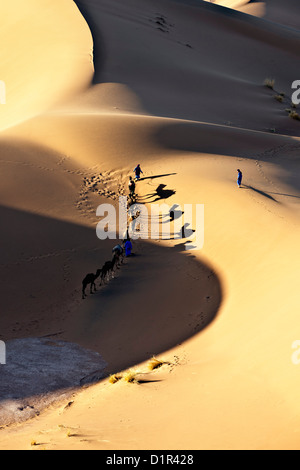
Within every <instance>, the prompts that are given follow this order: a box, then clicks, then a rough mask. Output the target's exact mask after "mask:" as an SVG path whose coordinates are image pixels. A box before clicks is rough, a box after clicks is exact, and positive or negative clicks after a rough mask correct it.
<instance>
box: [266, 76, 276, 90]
mask: <svg viewBox="0 0 300 470" xmlns="http://www.w3.org/2000/svg"><path fill="white" fill-rule="evenodd" d="M264 85H265V86H266V87H267V88H270V89H271V90H273V89H274V85H275V80H274V78H266V79H265V81H264Z"/></svg>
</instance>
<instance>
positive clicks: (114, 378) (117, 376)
mask: <svg viewBox="0 0 300 470" xmlns="http://www.w3.org/2000/svg"><path fill="white" fill-rule="evenodd" d="M121 379H122V375H121V374H112V375H111V376H110V377H109V379H108V381H109V383H110V384H115V383H116V382H119V380H121Z"/></svg>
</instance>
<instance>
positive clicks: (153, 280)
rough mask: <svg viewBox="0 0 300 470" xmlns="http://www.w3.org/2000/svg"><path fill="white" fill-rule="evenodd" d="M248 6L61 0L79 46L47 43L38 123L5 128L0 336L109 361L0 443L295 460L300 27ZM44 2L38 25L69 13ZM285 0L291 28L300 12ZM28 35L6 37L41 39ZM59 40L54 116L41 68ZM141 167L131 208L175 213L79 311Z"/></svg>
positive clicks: (1, 140)
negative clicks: (200, 241)
mask: <svg viewBox="0 0 300 470" xmlns="http://www.w3.org/2000/svg"><path fill="white" fill-rule="evenodd" d="M50 3H51V4H50ZM215 3H217V2H215ZM222 3H225V2H222ZM256 3H257V2H242V1H241V2H239V4H241V6H238V2H230V1H229V0H228V1H227V2H226V4H227V6H229V5H231V6H232V8H223V7H221V6H220V5H217V4H214V3H213V2H211V3H208V2H202V1H201V2H200V1H198V0H186V1H183V0H173V1H170V0H151V1H149V0H128V1H126V2H124V1H122V0H99V1H97V2H95V1H94V0H80V1H77V2H76V4H77V6H78V10H76V9H74V8H71V2H67V1H66V2H64V3H62V4H63V6H64V7H65V8H66V10H64V11H65V12H66V17H67V16H68V15H70V22H71V26H72V27H71V31H72V35H71V38H72V41H71V42H70V43H69V42H68V34H69V31H70V30H69V29H68V28H66V29H65V30H64V29H63V30H62V31H61V30H60V29H59V31H61V34H62V37H61V36H60V35H58V37H57V42H55V43H54V45H53V48H52V42H51V41H49V37H48V36H47V34H48V32H49V30H47V29H45V30H42V31H41V32H40V35H41V45H44V46H45V45H48V48H49V50H48V48H47V54H46V53H45V55H43V54H42V53H41V54H39V53H38V50H36V56H34V57H33V58H31V59H30V60H29V59H28V58H26V64H27V62H28V64H33V62H34V61H33V59H36V62H34V64H33V65H34V67H36V69H35V68H34V67H33V69H32V70H31V71H30V70H29V69H27V68H26V67H27V65H26V64H25V65H26V67H25V65H24V68H25V71H26V70H27V71H28V76H30V77H31V78H32V80H33V82H32V86H33V85H34V80H37V86H36V87H34V89H31V92H32V95H33V96H34V97H36V99H37V101H38V106H37V107H38V108H39V109H38V115H36V114H37V113H36V109H35V108H34V106H31V105H29V104H28V103H27V105H26V106H25V105H24V108H22V113H21V111H20V113H21V114H20V119H19V115H18V114H14V116H15V118H18V119H19V120H22V122H21V123H19V124H18V125H16V124H17V119H16V120H15V121H14V123H13V124H14V125H12V126H11V127H10V128H7V129H6V130H5V131H3V132H2V134H1V136H0V165H1V185H0V211H1V215H2V217H1V218H2V220H4V221H5V223H4V224H3V228H2V245H3V250H2V251H1V257H0V267H1V276H2V279H3V281H2V282H1V283H0V289H1V299H2V300H1V301H2V304H1V308H2V311H3V312H4V313H3V314H2V315H1V319H0V340H3V341H5V340H7V341H18V340H21V342H22V341H23V340H24V339H28V338H35V340H34V342H35V341H36V338H38V339H41V338H47V339H46V341H47V345H48V341H49V342H50V345H51V346H55V345H56V346H55V347H59V345H60V344H64V345H65V344H66V343H70V345H76V346H75V347H76V348H80V351H86V350H88V351H89V352H92V353H91V354H92V356H94V358H95V359H96V362H97V360H98V358H99V357H101V364H102V365H104V362H105V363H106V368H105V370H104V371H103V369H102V368H100V371H95V372H93V370H91V369H89V370H87V374H85V373H84V374H82V377H84V381H83V383H81V385H83V388H80V387H79V386H78V387H76V390H75V391H74V395H73V396H72V400H71V401H70V399H69V398H68V400H67V401H63V402H60V403H54V404H53V405H52V406H51V407H49V408H48V409H47V410H44V411H43V413H41V414H40V416H36V417H35V418H34V419H32V420H29V421H27V422H25V423H22V424H15V425H13V426H8V427H3V428H2V429H1V430H0V447H1V448H2V449H13V448H15V449H32V448H45V449H49V450H52V449H53V450H54V449H55V450H59V449H70V450H75V449H85V450H93V449H94V450H95V449H98V450H116V449H118V450H135V449H136V450H139V449H162V450H163V449H168V450H171V449H174V450H179V449H182V450H188V449H190V450H193V449H292V448H295V449H297V448H299V438H300V431H299V426H298V414H299V412H300V405H299V400H298V390H299V385H300V383H299V382H300V379H299V361H298V356H299V352H298V350H297V347H298V344H299V342H298V339H297V338H298V332H297V325H298V316H299V303H300V298H299V287H298V284H299V281H298V277H299V266H300V259H299V248H298V245H299V236H300V223H299V202H300V187H299V181H300V168H299V150H300V127H299V122H298V120H296V119H291V117H290V116H289V112H288V111H287V109H291V108H292V104H291V83H292V82H293V81H294V80H295V79H297V78H299V77H298V73H299V71H298V62H299V50H300V49H299V44H300V31H299V30H298V29H297V28H296V27H290V26H288V25H287V23H286V21H284V22H282V24H281V22H280V21H279V20H278V21H275V17H274V18H273V19H274V20H272V19H271V21H269V20H268V14H269V13H270V12H271V11H272V2H265V4H266V12H265V14H264V16H261V17H260V15H258V16H256V17H255V16H254V15H250V14H245V12H242V11H237V9H243V8H245V9H246V8H247V7H250V6H251V5H253V6H255V4H256ZM16 4H17V3H16ZM36 4H37V2H33V1H31V3H30V6H31V7H32V8H34V7H36ZM19 5H20V4H19ZM47 5H48V7H49V9H47V10H43V9H42V8H40V9H38V10H36V18H39V17H40V23H38V24H41V25H44V24H45V23H44V22H45V21H46V19H45V17H47V15H48V14H49V18H51V20H53V16H51V15H50V11H51V12H52V13H53V15H54V13H55V12H57V11H58V9H59V4H58V2H55V3H53V2H49V3H47ZM273 5H277V6H278V8H279V7H280V9H282V10H283V11H285V12H286V18H287V17H288V16H290V17H292V16H293V15H292V13H293V12H292V11H291V10H289V9H288V8H285V6H284V5H289V6H292V5H293V6H294V7H295V10H294V13H295V19H296V18H297V9H296V5H295V3H293V2H292V0H290V1H289V2H286V4H285V3H284V2H280V1H279V0H278V1H276V2H275V3H273ZM69 7H70V9H68V8H69ZM72 7H74V5H73V6H72ZM5 8H8V7H5ZM52 8H53V10H52ZM234 8H236V9H234ZM28 11H32V9H31V10H28ZM245 11H246V10H245ZM249 11H250V10H249ZM37 12H39V15H38V13H37ZM273 12H275V9H274V10H273ZM80 13H81V15H82V16H81V15H80ZM22 15H23V16H22ZM54 16H55V15H54ZM20 17H21V18H24V20H25V19H26V17H27V16H26V10H24V9H23V10H22V11H21V10H20ZM60 18H61V21H62V15H61V16H60ZM282 18H283V16H282ZM71 20H72V21H71ZM84 20H85V21H86V24H85V23H84ZM283 23H286V24H283ZM28 24H29V25H32V23H31V20H27V21H26V22H24V25H28ZM51 24H52V23H51ZM82 25H84V26H83V28H82ZM58 26H59V28H60V27H61V23H59V25H58ZM26 27H27V26H26ZM26 27H25V26H24V29H25V30H26ZM88 28H90V30H89V31H88ZM51 31H52V30H51ZM77 31H79V34H78V37H77V38H75V39H74V36H73V34H75V33H76V32H77ZM25 32H26V31H25ZM25 32H24V31H23V30H22V29H21V33H22V34H21V33H20V35H18V34H17V33H16V28H15V27H14V26H13V25H10V26H8V28H7V32H6V33H7V37H10V38H13V39H14V40H15V41H17V40H20V37H26V39H27V38H28V40H33V38H34V37H35V35H32V36H31V35H30V34H29V33H28V31H27V32H26V34H25ZM64 32H65V33H64ZM81 34H83V36H81ZM82 38H85V39H84V40H83V42H81V40H82ZM91 38H92V40H93V43H92V46H93V49H92V51H93V53H92V57H93V64H92V63H90V62H89V61H88V55H87V51H89V53H90V51H91V49H90V45H91V43H90V42H89V41H90V40H91ZM42 39H43V41H42ZM73 40H74V42H73ZM24 43H25V42H24ZM67 43H68V44H69V46H68V47H70V49H71V53H70V55H69V56H68V57H69V59H70V63H69V67H70V68H69V67H68V68H65V69H64V72H65V75H63V76H62V75H61V74H60V72H59V73H58V70H57V68H53V70H52V74H51V75H49V76H47V87H48V88H49V89H51V93H53V94H52V95H51V97H50V96H49V103H48V104H47V103H45V102H44V101H43V100H42V97H43V96H44V95H43V92H42V91H43V88H42V87H43V83H42V80H41V77H39V75H36V70H40V66H41V62H40V60H42V63H44V62H43V61H45V73H46V72H47V67H49V68H51V67H53V65H54V64H55V61H56V60H57V57H60V59H61V58H62V55H59V54H58V55H57V53H58V51H62V50H64V49H62V47H63V46H62V45H66V44H67ZM73 46H74V49H73ZM75 46H76V47H75ZM45 47H46V46H45ZM66 47H67V46H66ZM68 50H69V49H68ZM43 52H44V51H43ZM73 54H74V55H73ZM40 57H41V58H40ZM74 57H75V59H76V60H75V59H74ZM54 58H55V60H54ZM73 59H74V62H73ZM14 63H16V62H14ZM57 64H58V65H59V64H60V66H61V63H58V62H57ZM86 65H87V67H86ZM92 68H93V70H94V74H93V76H91V70H92ZM7 69H8V72H9V73H11V75H12V77H13V79H14V80H16V83H19V82H18V80H19V75H18V74H16V69H14V68H13V67H12V62H10V61H8V64H7ZM37 77H39V78H37ZM44 77H45V75H44ZM4 78H5V77H4ZM267 78H268V79H269V81H268V83H269V84H270V83H271V84H273V85H274V86H273V85H272V86H271V87H270V86H266V85H265V79H267ZM88 80H90V86H89V87H88V86H87V81H88ZM30 83H31V82H30ZM81 87H82V88H81ZM75 91H76V93H75ZM15 92H16V93H15V97H16V98H17V97H18V93H17V86H16V90H15ZM21 92H22V93H23V91H22V90H21ZM73 92H74V94H73ZM70 94H71V96H70ZM26 96H27V95H26ZM50 98H51V99H50ZM275 98H276V99H275ZM56 100H57V101H56ZM50 102H51V103H50ZM56 102H57V105H55V106H54V103H56ZM50 104H51V108H50V107H48V105H50ZM46 105H47V106H46ZM293 109H294V110H296V111H297V108H293ZM29 117H30V119H29ZM3 122H4V121H3ZM137 163H140V164H141V167H142V170H143V174H142V178H141V180H140V181H138V182H137V188H136V192H137V200H138V201H140V202H141V203H143V204H144V206H143V207H144V208H146V209H147V211H149V213H150V212H151V208H152V207H153V206H154V204H156V203H160V204H163V203H165V204H166V205H167V208H168V210H167V209H166V206H164V212H163V214H160V215H159V221H160V227H161V229H162V232H163V229H164V228H166V226H167V224H170V226H171V228H172V230H171V235H170V239H168V240H165V239H162V237H161V238H157V239H145V240H144V239H143V240H137V241H134V243H133V252H134V254H135V255H134V256H132V257H129V258H125V261H124V263H123V265H121V266H120V269H117V270H116V271H115V273H114V274H113V275H112V276H111V277H110V279H107V282H106V283H103V284H101V285H100V283H98V282H97V283H96V288H97V289H96V291H95V292H94V293H91V292H90V291H89V292H88V295H87V296H86V298H85V299H82V292H81V288H82V280H83V279H84V277H85V276H86V275H87V274H88V273H93V274H94V273H96V271H97V270H99V269H101V268H102V266H103V265H104V263H105V262H107V261H108V260H111V256H112V249H113V247H114V245H115V244H116V243H117V241H116V240H115V239H109V238H107V239H106V240H101V241H100V240H99V239H98V238H97V236H96V226H97V223H98V222H99V217H97V215H96V209H97V207H98V206H99V205H100V204H102V203H105V204H107V203H109V204H111V205H112V206H113V207H114V208H117V206H118V199H119V196H124V195H127V194H128V181H129V176H133V170H134V168H135V166H136V164H137ZM237 169H240V170H241V171H242V173H243V179H242V184H241V186H240V187H238V185H237V181H236V178H237ZM187 204H190V205H192V206H195V205H197V204H202V205H204V245H203V248H202V249H201V250H194V251H193V250H191V251H188V250H186V247H187V239H186V235H185V232H184V230H183V227H184V226H185V222H186V220H185V216H186V214H184V213H182V210H181V209H183V210H184V211H185V205H187ZM175 222H176V224H177V225H176V224H175ZM178 224H179V226H180V230H178ZM188 229H189V232H190V233H192V235H193V234H195V233H197V230H198V229H199V227H198V226H197V220H196V221H195V220H193V221H190V222H189V224H188ZM119 241H120V240H119V239H118V242H119ZM11 280H13V282H12V281H11ZM21 344H23V343H21ZM71 351H72V348H71ZM153 356H154V357H156V360H157V361H158V362H159V363H160V365H161V367H158V368H156V369H151V370H149V366H148V362H149V360H150V359H151V358H153ZM85 357H86V355H85V354H84V358H85ZM102 361H103V363H102ZM93 364H94V363H92V365H93ZM0 367H5V366H4V365H3V366H2V365H1V366H0ZM41 367H43V368H44V367H45V366H44V365H42V366H41ZM81 367H82V368H85V366H84V362H83V365H82V366H81ZM42 372H43V373H44V370H42ZM76 374H77V372H76ZM103 374H104V375H103ZM110 375H111V377H110ZM76 377H78V376H77V375H76ZM80 377H81V375H80ZM59 379H61V377H59ZM91 383H93V385H91ZM72 385H73V381H72V383H71V386H72ZM60 386H61V382H60V380H58V382H57V383H55V384H54V389H55V392H59V387H60ZM31 390H32V389H30V392H25V391H24V394H26V393H27V394H29V393H32V391H31ZM6 398H9V397H7V396H6ZM27 398H28V397H27V396H22V400H23V399H24V400H25V401H26V399H27ZM31 398H32V397H31ZM0 404H1V403H0ZM30 405H32V401H30ZM23 411H24V410H23V409H22V410H18V413H20V414H21V415H22V413H23ZM25 411H26V410H25ZM27 411H28V410H27Z"/></svg>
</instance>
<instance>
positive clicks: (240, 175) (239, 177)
mask: <svg viewBox="0 0 300 470" xmlns="http://www.w3.org/2000/svg"><path fill="white" fill-rule="evenodd" d="M237 172H238V177H237V185H238V187H239V188H240V187H241V184H242V178H243V173H242V172H241V170H239V169H238V170H237Z"/></svg>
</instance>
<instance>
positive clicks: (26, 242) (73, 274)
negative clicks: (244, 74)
mask: <svg viewBox="0 0 300 470" xmlns="http://www.w3.org/2000/svg"><path fill="white" fill-rule="evenodd" d="M0 213H1V218H2V220H5V221H6V224H4V226H3V228H2V236H3V240H4V241H3V243H4V244H5V246H6V250H5V251H4V252H2V255H1V259H0V264H1V278H2V279H1V298H2V315H1V319H0V332H1V337H0V339H1V340H3V341H5V342H9V341H10V340H17V339H19V340H21V339H22V340H23V339H26V338H42V337H47V339H48V340H49V341H50V342H52V343H53V347H54V349H55V348H56V347H58V346H59V344H57V343H56V345H55V344H54V342H56V341H64V342H67V343H66V344H69V346H70V347H71V345H72V344H73V345H78V347H80V348H84V351H85V352H86V351H87V350H88V351H91V353H89V354H92V356H93V354H96V355H100V359H101V361H100V362H101V367H100V368H99V367H97V357H98V356H97V357H96V361H95V356H93V361H91V362H89V360H87V362H86V363H85V362H84V361H81V367H80V368H79V369H80V370H77V372H76V371H75V372H76V374H75V376H76V377H75V378H76V380H75V379H74V380H75V381H73V382H72V384H73V385H74V386H76V383H77V384H78V386H80V385H79V384H80V381H81V380H82V379H83V377H84V376H90V378H89V377H87V379H86V380H85V383H89V382H92V381H95V380H99V379H100V378H103V376H106V375H108V374H109V373H111V372H116V371H119V370H121V369H124V368H128V367H130V366H133V365H134V364H136V363H140V362H142V361H145V360H147V359H148V358H149V357H151V356H152V355H154V354H159V353H161V352H163V351H167V350H169V349H170V348H173V347H174V346H176V345H178V344H179V343H181V342H182V341H185V340H187V339H189V338H190V337H192V336H193V335H195V334H197V333H199V332H200V331H201V330H203V329H204V328H205V327H206V326H207V325H209V324H210V323H211V322H212V321H213V320H214V318H215V317H216V315H217V312H218V309H219V306H220V303H221V299H222V289H221V284H220V281H219V279H218V277H217V275H216V274H215V273H214V272H213V270H212V269H211V268H210V267H208V266H206V265H204V264H202V263H200V262H199V261H197V260H196V258H195V257H194V256H193V254H191V253H192V252H190V253H188V252H185V253H183V252H182V251H180V250H176V249H175V250H174V249H173V248H167V247H163V246H161V245H160V244H159V243H150V242H144V241H137V242H134V252H135V253H136V255H137V256H133V257H131V258H128V259H125V262H124V264H123V266H121V269H120V270H118V273H117V274H116V277H115V278H114V279H112V280H111V281H110V282H109V283H108V284H107V285H106V286H103V287H101V288H99V285H98V283H97V287H98V289H97V292H96V293H95V294H94V295H90V293H89V290H88V289H87V294H88V296H87V298H86V299H85V300H82V299H81V281H82V279H83V277H84V276H85V275H86V274H87V272H95V271H96V270H97V268H99V267H102V265H103V264H104V262H105V261H106V260H109V259H111V249H112V247H113V246H114V245H115V243H116V241H115V240H105V241H104V242H103V241H100V240H98V239H97V237H96V233H95V231H94V229H90V228H87V227H82V226H80V225H76V224H74V223H69V222H65V221H61V220H56V219H51V218H49V217H43V216H40V215H37V214H31V213H27V212H25V211H18V210H15V209H9V208H6V207H1V208H0ZM49 247H51V252H46V251H45V250H46V249H49ZM16 269H17V271H18V279H22V282H18V283H17V284H16V283H7V282H6V281H5V280H6V279H11V276H12V273H14V272H15V271H16ZM49 344H50V343H49ZM11 347H12V349H10V356H8V362H7V364H6V365H1V366H0V368H1V369H2V370H1V372H3V373H4V372H5V370H6V371H7V374H8V375H7V377H8V382H6V384H5V387H6V392H7V393H6V392H5V391H4V390H3V393H1V397H0V403H1V402H2V404H4V403H5V401H6V400H9V399H11V398H13V399H18V400H23V405H22V406H21V408H22V407H23V408H24V407H25V408H26V409H29V410H30V406H34V404H35V403H37V401H38V397H36V395H37V394H39V393H42V394H43V395H45V394H47V393H50V392H51V393H52V394H56V395H59V394H61V390H62V389H64V390H65V388H68V387H69V385H68V383H67V382H66V380H65V379H66V367H67V365H68V362H67V361H64V359H61V360H58V361H56V362H55V363H54V365H53V363H51V364H50V360H51V354H40V355H39V356H35V357H36V360H33V361H31V362H30V361H28V362H27V363H26V361H25V363H24V364H23V366H22V368H21V369H20V368H18V367H15V368H14V371H11V372H10V373H9V368H10V367H13V365H14V364H15V362H14V364H13V362H12V361H11V363H10V362H9V361H10V359H9V357H12V356H11V355H13V354H14V342H12V343H11ZM25 348H26V346H25ZM19 350H20V349H19ZM15 354H17V350H15ZM84 354H85V353H84ZM25 356H26V355H24V358H23V359H24V360H25ZM86 357H87V356H86V355H85V358H86ZM103 361H105V363H107V364H108V367H107V369H106V370H105V372H104V374H103V367H102V366H103V363H104V362H103ZM23 362H24V361H23ZM70 363H71V362H70V361H69V365H70ZM5 368H6V369H5ZM50 370H51V374H52V376H51V380H50V376H49V378H48V379H47V373H48V372H49V371H50ZM93 371H95V374H93ZM32 372H34V380H32V376H31V375H30V374H31V373H32ZM28 374H29V375H28ZM22 377H23V381H24V380H25V385H26V386H24V387H20V386H19V385H20V380H21V379H22ZM26 377H28V380H27V379H26ZM29 377H31V379H29ZM39 383H42V384H43V390H42V392H40V389H39V387H38V386H37V385H38V384H39ZM70 386H71V385H70ZM7 387H8V388H7ZM1 406H2V405H1ZM18 406H20V405H18ZM25 408H24V409H25ZM2 410H3V407H2ZM34 412H36V409H35V410H34Z"/></svg>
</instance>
